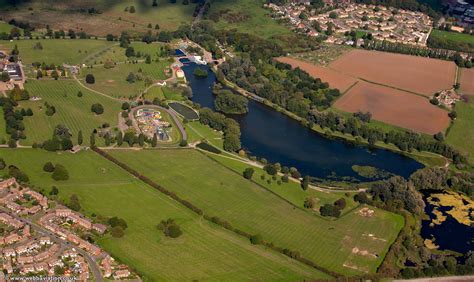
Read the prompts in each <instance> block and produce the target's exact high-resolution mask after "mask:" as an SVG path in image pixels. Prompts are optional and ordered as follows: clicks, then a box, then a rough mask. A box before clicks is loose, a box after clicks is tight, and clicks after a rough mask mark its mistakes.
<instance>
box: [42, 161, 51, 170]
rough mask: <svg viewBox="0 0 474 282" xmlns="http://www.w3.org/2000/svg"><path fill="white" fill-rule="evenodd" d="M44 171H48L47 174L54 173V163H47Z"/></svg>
mask: <svg viewBox="0 0 474 282" xmlns="http://www.w3.org/2000/svg"><path fill="white" fill-rule="evenodd" d="M43 171H46V172H53V171H54V165H53V163H52V162H47V163H45V164H44V166H43Z"/></svg>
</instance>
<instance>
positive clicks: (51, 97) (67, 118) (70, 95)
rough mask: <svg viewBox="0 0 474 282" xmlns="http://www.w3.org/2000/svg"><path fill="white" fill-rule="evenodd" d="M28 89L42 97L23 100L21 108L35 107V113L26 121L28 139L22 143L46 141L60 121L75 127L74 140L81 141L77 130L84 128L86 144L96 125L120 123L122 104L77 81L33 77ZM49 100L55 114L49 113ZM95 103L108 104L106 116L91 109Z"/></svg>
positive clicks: (106, 105)
mask: <svg viewBox="0 0 474 282" xmlns="http://www.w3.org/2000/svg"><path fill="white" fill-rule="evenodd" d="M26 89H27V90H28V92H29V93H30V96H38V97H40V98H41V100H40V101H22V102H20V106H21V107H23V108H31V109H32V110H33V113H34V115H33V116H32V117H26V118H25V119H24V120H23V122H24V124H25V128H26V130H25V134H26V137H27V138H26V140H22V141H21V143H22V144H27V145H31V144H32V143H33V142H43V141H45V140H47V139H49V138H51V136H52V134H53V130H54V128H55V127H56V125H58V124H63V125H65V126H67V127H68V128H69V129H70V130H71V133H72V134H73V137H72V138H73V139H72V140H74V142H76V140H77V133H78V132H79V130H82V133H83V136H84V143H85V144H88V143H89V135H90V134H91V133H92V131H93V130H94V128H98V127H100V126H101V125H102V124H104V123H109V124H110V125H111V126H112V127H113V126H116V125H117V118H118V113H119V112H120V105H121V103H120V102H118V101H114V100H112V99H109V98H107V97H104V96H101V95H98V94H96V93H93V92H90V91H88V90H87V89H84V88H82V87H81V86H80V85H79V84H78V83H77V82H75V81H74V80H58V81H55V80H40V81H38V80H29V81H28V83H27V84H26ZM79 91H81V92H82V93H83V96H82V97H78V96H77V93H78V92H79ZM45 102H48V103H49V104H50V105H51V106H54V107H55V108H56V113H55V114H54V115H53V116H47V115H46V114H45V111H46V107H45V106H44V103H45ZM94 103H101V104H102V105H103V106H104V113H103V114H102V115H96V114H94V113H92V112H91V106H92V104H94ZM97 141H99V140H97Z"/></svg>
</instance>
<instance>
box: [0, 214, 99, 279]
mask: <svg viewBox="0 0 474 282" xmlns="http://www.w3.org/2000/svg"><path fill="white" fill-rule="evenodd" d="M0 210H2V211H4V212H6V213H8V214H9V215H10V216H12V217H14V218H16V219H18V220H19V221H21V222H23V223H25V224H28V225H30V227H31V228H32V229H33V230H35V231H36V232H38V233H39V234H41V235H43V236H49V237H51V238H52V239H53V241H54V242H56V243H57V244H59V245H60V246H61V249H72V248H74V249H75V250H76V251H77V252H78V253H80V254H81V255H83V256H84V258H85V259H86V260H87V263H88V264H89V267H90V270H91V271H92V274H93V275H94V280H95V281H98V282H102V281H103V280H102V273H101V272H100V268H99V266H98V265H97V263H96V261H95V259H94V258H93V257H92V256H91V255H90V254H89V253H88V252H86V251H84V250H82V249H80V248H78V247H76V246H75V245H73V244H71V243H69V242H68V241H66V240H63V239H62V238H60V237H58V236H57V235H56V234H54V233H52V232H51V231H49V230H47V229H46V228H44V227H42V226H41V225H38V224H36V223H34V222H32V221H31V220H29V219H26V218H23V217H20V216H18V215H16V214H14V213H10V212H9V211H8V210H5V209H2V208H0Z"/></svg>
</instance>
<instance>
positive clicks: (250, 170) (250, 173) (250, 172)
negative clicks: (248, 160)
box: [243, 167, 255, 179]
mask: <svg viewBox="0 0 474 282" xmlns="http://www.w3.org/2000/svg"><path fill="white" fill-rule="evenodd" d="M254 172H255V170H254V169H253V168H251V167H248V168H246V169H245V170H244V172H243V175H244V178H246V179H252V176H253V173H254Z"/></svg>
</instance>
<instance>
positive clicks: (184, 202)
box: [91, 147, 344, 278]
mask: <svg viewBox="0 0 474 282" xmlns="http://www.w3.org/2000/svg"><path fill="white" fill-rule="evenodd" d="M91 149H92V151H94V152H95V153H97V154H98V155H100V156H101V157H103V158H105V159H106V160H108V161H110V162H113V163H114V164H116V165H117V166H119V167H120V168H122V169H123V170H125V171H126V172H128V173H130V174H131V175H132V176H134V177H135V178H137V179H139V180H141V181H142V182H144V183H145V184H147V185H149V186H150V187H152V188H154V189H156V190H158V191H159V192H161V193H163V194H165V195H166V196H168V197H170V198H171V199H173V200H175V201H177V202H179V203H180V204H182V205H183V206H184V207H185V208H188V209H190V210H191V211H192V212H194V213H196V214H197V215H199V216H201V217H203V218H204V219H205V220H207V221H209V222H211V223H214V224H216V225H218V226H220V227H222V228H225V229H227V230H229V231H232V232H234V233H235V234H237V235H239V236H242V237H244V238H247V239H250V238H251V237H252V235H251V234H249V233H247V232H245V231H242V230H239V229H237V228H234V227H232V224H231V223H230V222H228V221H224V220H221V219H220V218H219V217H215V216H210V215H208V214H205V213H204V211H203V210H201V209H200V208H198V207H197V206H195V205H194V204H192V203H191V202H189V201H188V200H185V199H183V198H181V197H180V196H178V195H177V194H176V193H175V192H173V191H170V190H168V189H166V188H165V187H163V186H161V185H159V184H157V183H156V182H154V181H153V180H151V179H149V178H148V177H146V176H144V175H142V174H141V173H140V172H138V171H136V170H135V169H133V168H131V167H129V166H128V165H127V164H125V163H123V162H121V161H119V160H118V159H116V158H115V157H113V156H111V155H109V154H108V153H107V152H106V151H104V150H101V149H99V148H97V147H93V148H91ZM219 223H220V224H219ZM226 223H227V224H226ZM262 245H263V246H265V247H268V248H269V249H271V250H273V251H276V252H278V253H280V254H283V255H285V256H287V257H288V258H291V259H294V260H296V261H298V262H300V263H303V264H305V265H307V266H310V267H312V268H314V269H316V270H319V271H321V272H323V273H325V274H327V275H329V276H332V277H333V278H340V277H344V276H343V274H340V273H337V272H334V271H331V270H329V269H327V268H325V267H322V266H320V265H318V264H316V263H315V262H313V261H312V260H310V259H307V258H305V257H303V256H294V255H292V253H293V252H292V251H291V250H290V249H287V248H282V247H278V246H275V245H274V244H273V243H271V242H267V241H263V242H262Z"/></svg>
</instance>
